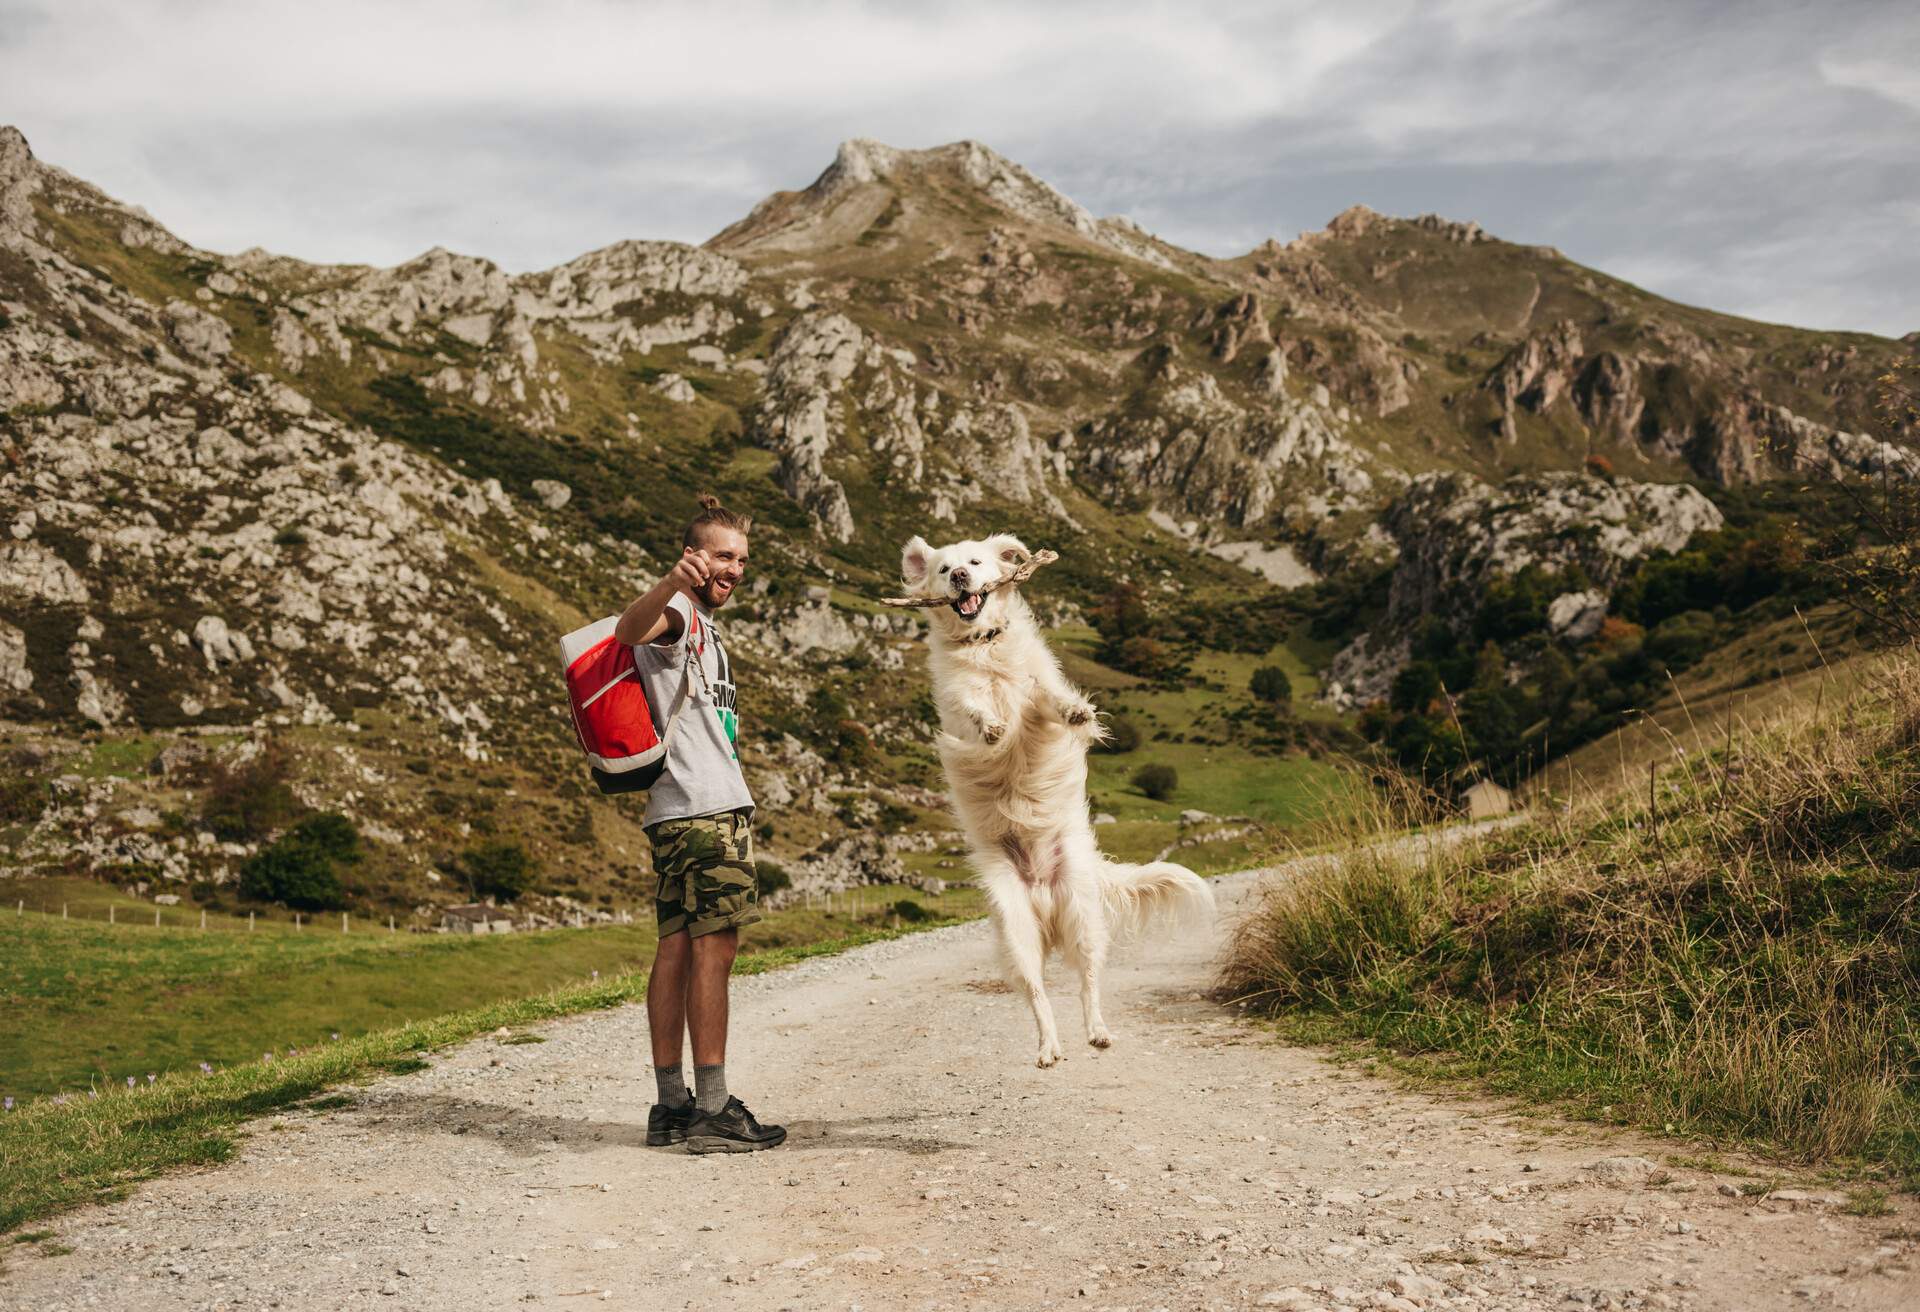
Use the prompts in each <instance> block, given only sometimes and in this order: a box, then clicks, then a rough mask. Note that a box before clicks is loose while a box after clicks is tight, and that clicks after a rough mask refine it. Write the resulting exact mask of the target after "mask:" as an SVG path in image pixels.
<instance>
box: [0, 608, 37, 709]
mask: <svg viewBox="0 0 1920 1312" xmlns="http://www.w3.org/2000/svg"><path fill="white" fill-rule="evenodd" d="M32 689H33V669H32V667H31V666H30V665H29V664H28V663H27V635H26V634H24V633H22V632H21V631H20V630H19V629H16V628H14V627H13V625H11V624H8V623H7V622H6V621H5V620H0V692H30V691H32Z"/></svg>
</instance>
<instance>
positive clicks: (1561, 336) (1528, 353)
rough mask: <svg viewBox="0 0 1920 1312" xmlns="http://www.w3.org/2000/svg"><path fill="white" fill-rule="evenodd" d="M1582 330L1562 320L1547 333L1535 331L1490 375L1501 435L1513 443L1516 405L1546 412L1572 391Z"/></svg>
mask: <svg viewBox="0 0 1920 1312" xmlns="http://www.w3.org/2000/svg"><path fill="white" fill-rule="evenodd" d="M1582 349H1583V348H1582V344H1581V340H1580V330H1579V328H1577V327H1576V326H1575V325H1574V324H1573V323H1572V322H1571V321H1569V320H1564V319H1563V320H1561V321H1560V322H1559V323H1556V324H1554V325H1553V327H1551V328H1549V329H1547V330H1546V331H1544V332H1538V333H1533V334H1531V335H1530V336H1528V337H1527V338H1526V340H1524V341H1522V342H1521V343H1520V345H1518V346H1516V347H1514V348H1513V350H1512V351H1510V352H1509V353H1508V354H1507V358H1506V359H1504V360H1502V361H1501V362H1500V363H1499V365H1498V366H1496V367H1495V369H1494V371H1493V372H1492V373H1491V374H1490V375H1488V377H1487V382H1486V387H1487V390H1488V391H1490V392H1492V393H1493V394H1494V396H1495V397H1497V398H1498V400H1499V403H1500V413H1501V417H1500V435H1501V437H1502V438H1503V439H1504V440H1506V441H1508V442H1512V441H1514V440H1516V438H1517V436H1518V434H1517V433H1516V431H1515V429H1514V422H1513V412H1514V410H1515V409H1516V408H1521V409H1526V410H1530V411H1532V412H1533V413H1534V414H1537V415H1538V414H1545V413H1546V412H1547V411H1548V410H1549V409H1551V408H1552V407H1553V406H1554V405H1556V404H1557V403H1559V402H1560V401H1561V400H1562V399H1563V398H1565V397H1566V396H1567V395H1568V394H1569V393H1570V392H1571V390H1572V384H1573V379H1574V377H1575V374H1576V372H1577V368H1576V366H1577V365H1578V363H1579V361H1580V357H1581V351H1582Z"/></svg>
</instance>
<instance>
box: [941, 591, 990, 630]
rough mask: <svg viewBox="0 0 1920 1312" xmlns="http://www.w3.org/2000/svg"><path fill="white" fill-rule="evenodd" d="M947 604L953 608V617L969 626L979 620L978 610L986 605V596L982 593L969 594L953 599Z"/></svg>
mask: <svg viewBox="0 0 1920 1312" xmlns="http://www.w3.org/2000/svg"><path fill="white" fill-rule="evenodd" d="M948 604H949V605H951V606H952V607H953V613H954V614H955V615H958V616H959V617H960V618H961V619H963V620H965V621H966V622H967V623H969V624H971V623H973V622H974V621H975V620H977V619H979V618H980V610H981V608H982V607H984V606H985V605H986V604H987V596H986V594H985V593H984V592H969V593H965V594H964V595H962V596H959V597H955V598H954V599H953V600H952V601H951V602H949V603H948Z"/></svg>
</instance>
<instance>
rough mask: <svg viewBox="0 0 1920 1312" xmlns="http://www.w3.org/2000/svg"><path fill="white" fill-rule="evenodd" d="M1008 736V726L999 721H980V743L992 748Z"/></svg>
mask: <svg viewBox="0 0 1920 1312" xmlns="http://www.w3.org/2000/svg"><path fill="white" fill-rule="evenodd" d="M1006 736H1007V726H1006V725H1004V724H1002V723H1001V722H1000V721H998V720H982V721H980V741H981V742H983V743H985V744H986V745H987V746H989V747H991V746H993V745H994V744H995V743H997V742H999V741H1000V740H1001V739H1002V738H1005V737H1006Z"/></svg>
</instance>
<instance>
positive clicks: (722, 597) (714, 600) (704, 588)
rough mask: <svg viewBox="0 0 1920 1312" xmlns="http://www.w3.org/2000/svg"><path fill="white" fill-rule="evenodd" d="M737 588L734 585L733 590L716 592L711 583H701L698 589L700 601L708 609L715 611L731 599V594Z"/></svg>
mask: <svg viewBox="0 0 1920 1312" xmlns="http://www.w3.org/2000/svg"><path fill="white" fill-rule="evenodd" d="M737 587H738V585H737V584H736V585H735V587H734V588H728V589H726V590H725V591H717V590H716V589H715V587H714V585H713V584H712V583H711V582H707V583H702V584H701V585H700V587H699V589H698V591H699V593H700V600H701V601H703V602H705V603H706V604H707V606H708V608H709V609H713V610H717V609H719V608H720V607H722V606H724V605H726V604H727V603H728V602H729V601H731V600H732V599H733V594H734V591H735V588H737Z"/></svg>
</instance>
